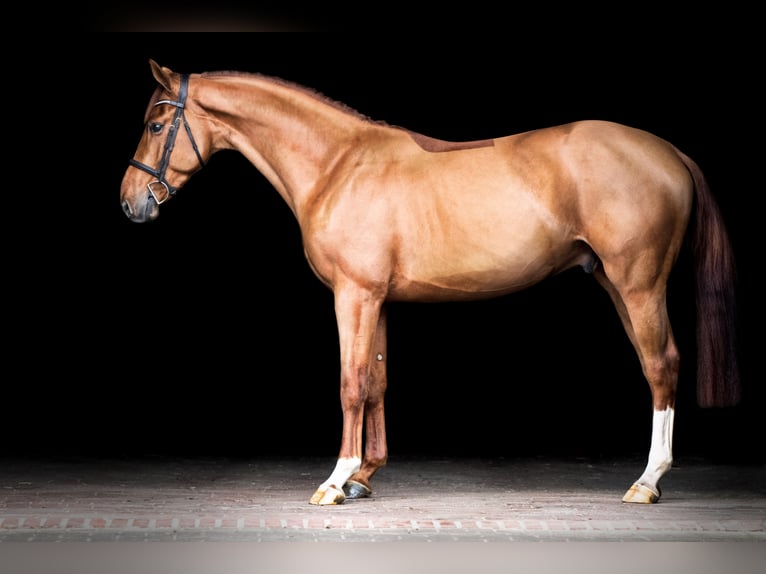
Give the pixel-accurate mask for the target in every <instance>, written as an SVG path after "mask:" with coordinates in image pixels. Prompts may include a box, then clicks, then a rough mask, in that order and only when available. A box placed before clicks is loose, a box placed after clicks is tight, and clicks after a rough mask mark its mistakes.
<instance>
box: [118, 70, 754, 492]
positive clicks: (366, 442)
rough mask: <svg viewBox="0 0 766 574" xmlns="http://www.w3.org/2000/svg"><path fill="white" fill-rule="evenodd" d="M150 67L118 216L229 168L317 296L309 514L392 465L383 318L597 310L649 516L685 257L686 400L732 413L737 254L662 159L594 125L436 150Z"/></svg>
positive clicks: (304, 92)
mask: <svg viewBox="0 0 766 574" xmlns="http://www.w3.org/2000/svg"><path fill="white" fill-rule="evenodd" d="M149 66H150V69H151V73H152V75H153V77H154V79H155V80H156V81H157V86H156V88H155V90H154V92H153V94H152V95H151V98H150V100H149V102H148V105H147V108H146V112H145V117H144V123H145V129H144V131H143V134H142V136H141V139H140V141H139V143H138V146H137V149H136V151H135V153H134V155H133V157H132V158H131V159H129V162H128V166H127V168H126V171H125V174H124V176H123V179H122V183H121V187H120V205H121V208H122V211H123V212H124V214H125V215H126V216H127V217H128V218H129V219H130V220H131V221H133V222H137V223H142V222H149V221H153V220H155V219H156V218H157V217H158V216H159V210H160V206H161V205H162V204H163V203H165V202H167V201H168V200H170V199H171V198H173V197H174V196H175V195H176V193H177V191H178V190H179V189H181V188H182V187H183V186H184V185H185V183H186V182H187V181H188V180H189V179H190V178H191V177H192V175H193V174H194V173H196V172H197V171H199V170H201V169H202V168H204V166H205V165H206V162H207V161H208V160H209V158H210V157H211V156H212V155H213V154H215V153H216V152H218V151H220V150H235V151H238V152H239V153H241V154H242V155H243V156H244V157H245V158H246V159H247V160H248V161H249V162H250V163H251V164H252V165H253V166H255V168H256V169H257V170H258V171H259V172H260V173H261V174H262V175H263V176H264V177H265V178H266V179H267V180H268V182H269V183H270V185H271V186H273V188H274V189H275V190H276V191H277V192H278V193H279V195H280V196H281V197H282V199H284V201H285V202H286V203H287V205H288V206H289V208H290V210H291V211H292V213H293V215H294V216H295V218H296V220H297V222H298V224H299V227H300V233H301V241H302V244H303V250H304V254H305V258H306V261H307V262H308V265H309V266H310V268H311V270H312V271H313V273H314V274H315V275H316V277H317V278H318V279H319V280H320V281H321V282H322V283H324V285H326V286H327V288H329V289H330V290H331V291H332V295H333V301H334V311H335V319H336V323H337V325H336V326H337V329H338V336H339V352H340V402H341V409H342V415H343V422H342V433H341V441H340V450H339V453H338V457H337V460H336V463H335V466H334V468H333V469H332V471H331V472H330V474H329V476H328V478H327V479H326V480H325V481H324V482H322V483H321V484H319V486H318V487H317V489H316V491H315V492H314V493H313V494H312V495H311V497H310V499H309V504H313V505H338V504H342V503H344V502H345V501H346V500H353V499H359V498H364V497H369V496H371V495H372V492H373V491H372V482H371V479H372V477H373V475H374V474H375V473H376V472H377V471H378V470H379V469H381V468H382V467H384V466H385V465H386V463H387V461H388V446H387V442H386V422H385V409H384V396H385V393H386V388H387V385H388V378H387V371H386V361H387V341H386V337H387V312H386V304H387V303H388V302H393V301H409V302H443V301H469V300H479V299H486V298H493V297H500V296H504V295H507V294H510V293H513V292H517V291H519V290H522V289H526V288H528V287H530V286H532V285H534V284H537V283H539V282H540V281H543V280H545V279H546V278H548V277H551V276H553V275H555V274H558V273H561V272H563V271H564V270H567V269H570V268H573V267H577V266H579V267H581V268H582V269H583V270H584V271H585V272H586V273H587V274H589V275H591V276H592V277H593V278H595V280H596V281H597V283H598V284H599V285H600V286H601V287H603V289H605V290H606V292H607V293H608V295H609V297H610V299H611V302H612V303H613V305H614V307H615V309H616V312H617V315H618V316H619V319H620V320H621V324H622V327H623V328H624V330H625V332H626V334H627V336H628V338H629V340H630V343H631V344H632V346H633V348H634V349H635V352H636V354H637V355H638V359H639V363H640V368H641V371H642V374H643V376H644V377H645V379H646V381H647V382H648V385H649V389H650V393H651V405H652V422H651V441H650V445H649V452H648V457H647V460H646V466H645V468H644V470H643V472H642V474H641V475H640V476H639V477H638V478H637V479H636V480H635V481H633V482H632V484H631V485H630V486H629V488H628V489H627V491H626V492H625V494H624V496H623V497H622V501H623V502H626V503H642V504H651V503H655V502H657V501H658V500H659V498H660V496H661V490H660V486H659V483H660V479H661V478H662V477H663V476H664V475H665V474H666V473H667V472H668V471H669V470H670V468H671V465H672V461H673V444H672V439H673V424H674V414H675V401H676V391H677V386H678V377H679V365H680V354H679V350H678V346H677V343H676V341H675V339H674V335H673V331H672V328H671V324H670V320H669V315H668V308H667V297H666V290H667V283H668V279H669V276H670V274H671V271H672V270H673V269H674V267H675V266H676V263H677V259H678V256H679V253H680V252H681V250H682V248H684V247H685V246H688V247H689V249H690V250H691V251H692V252H693V254H694V261H695V270H696V271H695V278H696V304H697V307H696V309H697V311H696V320H697V340H696V346H697V350H698V353H697V355H698V357H697V373H696V374H697V400H698V403H699V405H700V406H701V407H725V406H731V405H734V404H736V403H738V402H739V400H740V397H741V382H740V377H739V368H738V364H737V359H736V340H735V338H736V333H735V326H734V317H735V303H736V296H735V274H736V269H735V261H734V254H733V247H732V244H731V241H730V238H729V235H728V233H727V229H726V226H725V223H724V221H723V216H722V213H721V210H720V208H719V206H718V204H717V202H716V200H715V198H714V196H713V195H712V190H711V189H710V188H709V184H708V182H707V181H706V178H705V176H704V174H703V172H702V171H701V169H700V167H699V166H698V165H697V163H695V161H693V160H692V159H691V158H690V157H688V156H687V155H686V154H684V153H683V152H682V151H680V150H679V149H678V148H677V147H676V146H674V145H673V144H671V143H669V142H668V141H666V140H664V139H662V138H660V137H659V136H656V135H654V134H651V133H649V132H647V131H644V130H641V129H638V128H634V127H631V126H627V125H623V124H620V123H615V122H611V121H605V120H598V119H586V120H580V121H574V122H571V123H568V124H564V125H557V126H552V127H543V128H540V129H535V130H531V131H526V132H523V133H517V134H511V135H507V136H503V137H497V138H494V139H487V140H481V141H465V142H453V141H443V140H440V139H436V138H433V137H429V136H426V135H423V134H420V133H416V132H414V131H411V130H408V129H406V128H403V127H399V126H395V125H389V124H387V123H385V122H382V121H374V120H372V119H371V118H369V117H367V116H364V115H363V114H361V113H359V112H357V111H356V110H354V109H352V108H350V107H348V106H346V105H344V104H342V103H340V102H338V101H334V100H332V99H331V98H328V97H326V96H324V95H323V94H321V93H320V92H318V91H316V90H313V89H311V88H308V87H305V86H302V85H300V84H297V83H293V82H289V81H286V80H283V79H281V78H277V77H272V76H267V75H262V74H256V73H246V72H236V71H211V72H203V73H192V74H186V73H178V72H175V71H172V70H171V69H169V68H167V67H163V66H160V65H159V64H158V63H157V62H155V61H154V60H149Z"/></svg>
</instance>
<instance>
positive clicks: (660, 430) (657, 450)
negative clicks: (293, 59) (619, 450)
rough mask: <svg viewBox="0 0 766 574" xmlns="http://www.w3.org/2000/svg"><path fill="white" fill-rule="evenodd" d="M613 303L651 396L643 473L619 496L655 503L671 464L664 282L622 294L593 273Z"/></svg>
mask: <svg viewBox="0 0 766 574" xmlns="http://www.w3.org/2000/svg"><path fill="white" fill-rule="evenodd" d="M595 276H596V279H597V280H598V281H599V283H600V284H601V285H602V286H603V287H604V288H605V289H606V291H607V292H608V293H609V295H610V296H611V298H612V301H613V302H614V305H615V307H616V309H617V312H618V314H619V316H620V319H621V320H622V324H623V326H624V328H625V331H626V333H627V335H628V338H629V339H630V341H631V343H633V346H634V348H635V349H636V352H637V353H638V358H639V361H640V362H641V368H642V369H643V373H644V376H645V377H646V379H647V381H648V382H649V387H650V389H651V393H652V408H653V419H652V440H651V445H650V448H649V459H648V462H647V464H646V468H645V469H644V472H643V473H642V474H641V476H640V477H639V478H638V480H636V482H635V483H633V485H632V486H631V487H630V488H629V489H628V491H627V492H626V493H625V496H623V499H622V500H623V502H634V503H645V504H646V503H653V502H657V500H659V498H660V495H661V491H660V487H659V482H660V479H661V478H662V476H663V475H664V474H665V473H666V472H667V471H668V470H670V467H671V465H672V463H673V417H674V413H675V410H674V409H675V399H676V388H677V384H678V368H679V355H678V348H677V347H676V344H675V341H674V339H673V333H672V329H671V326H670V321H669V318H668V313H667V307H666V299H665V283H664V279H663V280H661V281H655V283H654V285H653V286H652V287H651V288H649V289H643V290H628V289H623V292H624V293H625V295H621V293H620V291H619V290H618V289H617V288H616V287H615V285H614V284H613V283H612V282H611V281H610V280H609V279H608V278H607V277H606V275H605V274H604V272H603V270H601V269H599V270H597V272H596V273H595Z"/></svg>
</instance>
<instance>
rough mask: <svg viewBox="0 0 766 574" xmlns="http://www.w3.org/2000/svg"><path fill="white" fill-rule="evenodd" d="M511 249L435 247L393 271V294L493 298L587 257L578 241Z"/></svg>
mask: <svg viewBox="0 0 766 574" xmlns="http://www.w3.org/2000/svg"><path fill="white" fill-rule="evenodd" d="M527 247H528V248H527V249H521V250H512V251H510V252H506V253H491V252H490V253H488V252H481V253H461V252H460V250H459V249H458V250H456V252H455V253H452V254H445V253H444V252H443V251H441V250H436V251H434V252H433V253H434V257H431V258H428V257H423V252H421V256H420V257H419V258H418V264H417V265H410V266H409V267H406V268H402V269H401V270H400V272H399V273H395V274H394V275H393V280H392V282H391V285H390V288H389V298H390V299H392V300H403V301H405V300H412V301H415V300H434V301H440V300H445V301H446V300H455V299H480V298H490V297H496V296H500V295H504V294H507V293H512V292H514V291H520V290H522V289H526V288H527V287H530V286H532V285H534V284H536V283H539V282H540V281H542V280H543V279H545V278H546V277H549V276H551V275H553V274H555V273H558V272H560V271H562V270H563V269H566V268H568V267H571V266H573V265H577V264H578V263H581V261H580V259H581V258H582V256H581V255H579V253H578V250H577V249H576V246H575V245H574V244H572V245H571V246H566V245H564V244H561V245H552V244H550V243H546V245H545V248H542V247H535V248H533V247H529V246H527Z"/></svg>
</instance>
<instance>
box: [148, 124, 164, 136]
mask: <svg viewBox="0 0 766 574" xmlns="http://www.w3.org/2000/svg"><path fill="white" fill-rule="evenodd" d="M149 131H150V132H151V133H153V134H155V135H156V134H158V133H160V132H161V131H162V124H158V123H157V122H152V123H151V124H149Z"/></svg>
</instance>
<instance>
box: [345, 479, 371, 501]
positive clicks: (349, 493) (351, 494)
mask: <svg viewBox="0 0 766 574" xmlns="http://www.w3.org/2000/svg"><path fill="white" fill-rule="evenodd" d="M343 492H344V493H345V495H346V498H350V499H352V500H353V499H355V498H367V497H368V496H370V495H371V494H372V490H370V487H369V486H365V485H364V484H362V483H361V482H357V481H356V480H349V481H347V482H346V484H345V485H344V486H343Z"/></svg>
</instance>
